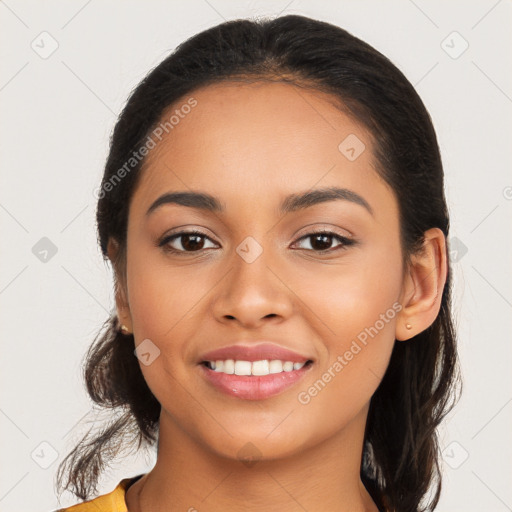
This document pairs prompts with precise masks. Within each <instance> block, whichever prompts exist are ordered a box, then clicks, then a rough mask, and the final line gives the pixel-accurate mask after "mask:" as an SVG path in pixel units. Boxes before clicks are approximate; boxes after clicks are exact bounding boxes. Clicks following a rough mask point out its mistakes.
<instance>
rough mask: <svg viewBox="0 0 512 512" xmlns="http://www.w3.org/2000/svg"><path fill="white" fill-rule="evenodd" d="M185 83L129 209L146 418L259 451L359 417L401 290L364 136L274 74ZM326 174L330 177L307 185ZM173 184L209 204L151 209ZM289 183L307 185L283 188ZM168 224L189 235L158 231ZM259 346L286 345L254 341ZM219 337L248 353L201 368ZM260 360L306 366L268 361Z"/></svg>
mask: <svg viewBox="0 0 512 512" xmlns="http://www.w3.org/2000/svg"><path fill="white" fill-rule="evenodd" d="M191 96H193V98H195V100H196V102H197V104H195V106H194V107H193V108H183V109H181V110H180V107H181V106H182V105H185V104H186V103H187V100H188V99H189V98H188V97H187V98H185V99H184V100H183V101H182V102H181V103H179V104H176V105H173V107H172V109H171V110H170V111H169V115H166V116H164V117H165V119H164V120H167V119H168V118H169V117H170V115H171V114H172V113H173V112H174V111H175V110H176V109H177V110H178V112H179V114H180V115H179V116H178V117H175V118H174V122H173V124H172V128H169V125H167V130H168V132H169V133H168V134H166V135H165V137H162V140H161V141H160V142H159V143H158V145H157V146H156V148H155V149H152V150H150V152H149V154H148V156H147V158H146V161H145V167H144V172H143V175H142V176H141V180H140V182H139V184H138V187H137V189H136V191H135V193H134V195H133V198H132V201H131V203H130V211H129V222H128V236H127V263H126V265H127V267H126V275H127V282H126V293H127V301H128V306H129V313H130V316H131V327H132V329H133V332H134V337H135V342H136V345H137V347H138V348H137V350H138V351H139V353H140V360H141V361H140V366H141V369H142V372H143V374H144V377H145V379H146V381H147V383H148V385H149V387H150V389H151V391H152V392H153V394H154V395H155V397H156V398H157V399H158V401H159V402H160V403H161V405H162V417H161V422H163V421H165V422H168V424H169V425H172V426H173V427H174V428H176V429H177V430H178V429H179V430H180V431H181V432H186V433H187V435H188V436H190V437H191V438H192V439H193V440H195V441H196V442H198V443H200V445H201V446H204V447H208V449H209V450H211V451H213V452H214V453H217V454H218V455H222V456H227V457H233V458H235V457H237V458H240V457H243V456H244V450H248V448H247V446H251V448H250V449H249V451H250V450H253V451H256V452H257V456H258V457H263V458H269V459H273V458H279V457H284V456H287V455H292V454H294V453H299V452H300V451H302V450H304V449H306V448H310V447H313V446H314V445H316V444H318V443H321V442H323V441H325V440H327V439H328V438H331V437H332V436H335V435H341V433H342V432H343V431H344V430H345V431H346V429H347V427H348V426H349V425H351V424H352V425H353V424H354V422H355V423H357V424H358V425H359V426H360V427H361V426H362V427H364V420H365V419H366V413H367V410H368V405H369V401H370V398H371V396H372V394H373V393H374V391H375V390H376V388H377V386H378V385H379V383H380V381H381V379H382V377H383V375H384V373H385V370H386V368H387V365H388V361H389V358H390V355H391V351H392V348H393V344H394V343H395V327H396V323H397V313H398V311H399V310H400V309H401V305H400V303H401V300H402V296H403V289H402V288H403V268H402V253H401V247H400V233H399V218H398V206H397V202H396V199H395V196H394V194H393V192H392V190H391V189H390V188H389V187H388V186H387V184H386V183H385V182H384V181H383V180H382V179H381V178H380V177H379V176H378V174H377V172H376V171H375V162H374V158H373V150H372V142H371V140H370V137H369V134H368V133H367V131H366V130H365V129H364V128H363V127H362V126H360V125H359V124H356V123H355V122H354V121H353V120H352V119H350V118H349V117H348V116H346V115H345V114H343V113H342V112H341V111H340V110H339V109H337V108H336V107H335V106H334V105H333V104H332V103H331V102H330V100H332V99H331V98H330V97H329V96H327V95H325V94H322V93H320V92H317V91H311V90H306V89H302V88H299V87H296V86H292V85H289V84H284V83H279V82H276V83H268V82H256V83H252V84H251V83H242V82H238V83H236V82H228V83H223V84H217V85H213V86H208V87H205V88H202V89H199V90H198V91H196V92H194V93H193V94H192V95H191ZM185 112H187V113H185ZM177 119H179V120H178V121H176V120H177ZM164 133H165V131H164ZM327 188H333V189H334V188H337V189H342V190H341V192H339V193H338V194H337V198H334V197H335V195H334V194H332V195H331V196H330V197H331V198H330V200H326V197H325V196H324V197H323V198H322V196H320V195H319V194H317V195H315V194H314V192H315V191H317V190H324V189H327ZM176 192H185V193H190V192H194V193H202V194H208V195H210V196H213V197H214V198H215V200H216V201H217V202H218V203H219V204H220V205H221V206H222V209H221V210H214V211H212V210H211V209H210V208H205V207H200V205H197V204H196V205H195V206H194V205H193V203H194V201H191V200H188V201H181V203H183V202H185V203H186V204H188V205H185V204H180V201H178V202H173V201H172V198H171V197H170V196H169V197H168V198H167V199H168V201H166V200H161V201H159V204H157V205H155V206H154V207H153V208H152V209H151V206H152V205H154V203H155V201H157V200H158V199H159V198H161V197H162V196H164V195H166V194H174V193H176ZM303 194H313V195H311V196H310V197H309V200H302V201H300V200H296V201H294V198H295V199H297V198H299V197H300V196H302V195H303ZM182 197H183V196H182ZM207 204H210V205H211V204H212V203H208V202H206V203H205V202H204V201H203V203H202V205H203V206H205V205H207ZM148 210H150V212H149V213H148ZM182 231H199V232H200V233H201V234H200V235H199V236H198V235H189V236H186V235H182V236H181V237H180V236H178V237H174V238H171V236H172V235H176V234H178V233H180V232H182ZM321 231H328V232H330V233H333V234H332V235H331V234H329V235H325V234H324V235H322V234H317V233H319V232H321ZM315 234H316V235H315ZM338 237H341V238H338ZM322 249H323V252H322ZM173 250H174V251H175V252H173ZM263 343H267V344H270V349H272V348H276V347H277V348H281V349H286V350H289V351H292V352H293V353H295V355H290V354H288V355H285V354H280V353H279V352H275V351H274V352H273V351H272V350H267V349H269V347H268V346H267V347H266V348H265V347H263V350H261V351H259V352H258V350H257V349H258V348H260V347H258V346H259V345H261V344H263ZM233 346H238V348H240V347H241V351H239V352H236V351H235V349H233V348H227V349H226V352H225V353H223V354H221V355H220V356H219V359H220V360H223V361H225V360H228V359H233V360H237V359H238V360H241V361H246V362H244V363H241V364H238V365H237V364H236V363H233V365H232V364H231V363H230V362H228V363H223V365H224V366H223V367H222V368H223V371H215V370H213V369H210V368H207V366H206V363H205V360H207V359H212V358H211V357H210V356H206V357H205V354H207V353H208V352H210V351H213V350H216V349H221V348H226V347H233ZM247 348H248V349H255V348H256V350H253V351H252V352H248V351H244V350H245V349H247ZM214 359H215V357H214ZM257 360H263V361H264V360H276V361H277V360H279V361H283V362H286V361H290V362H295V363H299V365H300V363H301V362H304V361H306V360H309V361H312V362H310V363H307V364H306V365H304V366H303V367H302V368H301V369H297V370H295V369H294V370H292V371H284V370H286V369H289V365H284V368H282V369H283V371H280V368H281V367H280V366H279V363H269V364H268V365H267V363H265V362H263V363H257V364H256V365H254V364H252V363H253V362H254V361H257ZM299 365H296V366H299ZM233 368H235V370H234V371H235V372H236V373H240V374H242V375H236V374H232V373H231V372H232V371H233ZM271 369H272V371H275V372H276V373H271V374H269V375H266V376H256V375H243V374H244V373H247V371H249V372H254V373H258V372H259V373H262V374H265V373H268V371H270V370H271ZM217 370H219V366H217ZM224 370H225V371H226V372H227V373H225V372H224ZM251 379H252V380H251ZM361 435H362V432H361ZM249 442H250V443H252V445H247V443H249ZM244 447H245V448H244ZM240 450H242V451H240ZM252 455H254V454H252ZM249 456H251V454H249Z"/></svg>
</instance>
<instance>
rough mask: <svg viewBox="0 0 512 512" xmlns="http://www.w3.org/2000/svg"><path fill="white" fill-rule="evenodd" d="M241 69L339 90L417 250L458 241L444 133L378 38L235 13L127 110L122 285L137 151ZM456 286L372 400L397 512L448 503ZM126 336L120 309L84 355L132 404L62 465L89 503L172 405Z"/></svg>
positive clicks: (371, 444) (174, 61)
mask: <svg viewBox="0 0 512 512" xmlns="http://www.w3.org/2000/svg"><path fill="white" fill-rule="evenodd" d="M233 77H245V78H248V79H251V80H265V79H273V80H283V81H290V82H292V83H295V84H297V85H304V84H306V85H307V86H308V87H314V88H316V89H317V90H321V91H324V92H328V93H330V94H332V95H333V96H335V97H337V98H338V99H339V100H340V105H341V107H340V108H344V109H345V110H346V111H347V112H348V113H350V115H353V116H354V117H355V118H356V119H357V120H358V121H359V122H361V123H363V124H364V125H365V126H366V127H367V128H368V129H369V130H370V132H371V133H372V135H373V137H374V140H375V157H376V160H377V162H378V164H379V169H378V172H379V174H380V175H381V176H382V178H383V179H384V180H385V181H386V182H387V183H388V184H389V185H390V186H391V188H392V189H393V190H394V193H395V195H396V198H397V200H398V205H399V212H400V219H399V220H400V230H401V244H402V251H403V255H404V258H405V259H407V258H408V257H409V256H410V255H412V254H413V253H414V252H415V251H417V250H419V248H420V247H421V245H422V242H423V234H424V232H425V231H426V230H428V229H429V228H432V227H438V228H440V229H441V230H442V231H443V233H444V235H445V237H446V238H447V239H448V231H449V216H448V210H447V206H446V200H445V196H444V176H443V166H442V162H441V157H440V153H439V148H438V144H437V139H436V135H435V132H434V128H433V125H432V121H431V119H430V116H429V114H428V112H427V110H426V109H425V106H424V105H423V103H422V101H421V99H420V98H419V96H418V94H417V93H416V91H415V90H414V88H413V86H412V85H411V84H410V83H409V82H408V80H407V79H406V78H405V77H404V75H403V74H402V73H401V72H400V71H399V70H398V69H397V68H396V67H395V66H394V65H393V64H392V63H391V62H390V61H389V60H388V59H387V58H386V57H385V56H383V55H382V54H381V53H379V52H378V51H377V50H375V49H374V48H372V47H371V46H370V45H368V44H367V43H365V42H363V41H361V40H360V39H358V38H356V37H354V36H353V35H351V34H349V33H348V32H346V31H345V30H343V29H341V28H339V27H337V26H335V25H332V24H329V23H326V22H322V21H317V20H313V19H310V18H307V17H303V16H297V15H289V16H282V17H277V18H275V19H266V20H259V21H252V20H234V21H228V22H225V23H222V24H220V25H218V26H215V27H213V28H210V29H208V30H205V31H203V32H201V33H199V34H197V35H195V36H194V37H192V38H190V39H188V40H187V41H185V42H184V43H182V44H181V45H180V46H179V47H178V48H177V49H176V50H175V51H174V52H173V53H172V54H170V55H169V56H168V57H167V58H166V59H165V60H164V61H163V62H161V63H160V64H159V65H158V66H157V67H156V68H155V69H153V70H152V71H151V72H150V73H149V74H148V75H147V76H146V77H145V78H144V79H143V80H142V82H141V83H140V84H139V85H138V86H137V88H136V89H135V90H134V91H133V92H132V94H131V96H130V98H129V99H128V101H127V103H126V106H125V107H124V109H123V111H122V113H121V114H120V116H119V119H118V121H117V124H116V126H115V129H114V131H113V135H112V137H111V141H110V153H109V156H108V159H107V162H106V166H105V172H104V176H103V181H102V184H101V188H100V189H99V191H98V198H99V200H98V206H97V224H98V238H99V244H100V246H101V249H102V252H103V255H104V257H105V258H107V244H108V241H109V239H113V240H115V241H116V242H117V243H118V244H119V252H118V255H117V258H116V261H114V262H113V266H114V269H115V271H116V277H117V279H116V282H117V281H118V280H119V279H123V276H124V272H125V266H124V261H125V256H126V230H127V222H128V208H129V203H130V199H131V197H132V194H133V191H134V188H135V186H136V184H137V179H138V176H139V175H140V171H141V168H142V166H143V163H144V159H140V160H137V161H132V160H130V159H131V158H132V157H133V153H134V152H136V151H137V150H138V149H139V148H141V147H142V146H143V145H144V144H146V143H147V141H148V136H150V134H151V133H152V131H153V130H154V129H155V127H156V126H158V123H159V122H160V121H161V118H162V115H163V113H164V111H167V109H168V108H169V107H170V106H171V105H173V104H176V103H177V102H178V100H183V98H186V97H187V96H190V95H191V93H192V92H193V91H194V90H196V89H197V88H199V87H202V86H205V85H208V84H212V83H216V82H221V81H223V80H229V79H232V78H233ZM127 162H131V163H130V165H129V166H127ZM131 164H133V165H131ZM121 169H124V172H121V171H120V170H121ZM451 286H452V273H451V268H450V266H449V265H448V275H447V280H446V284H445V288H444V290H443V295H442V302H441V308H440V312H439V314H438V316H437V318H436V320H435V321H434V322H433V324H432V325H431V326H430V327H429V328H428V329H426V330H424V331H423V332H421V333H420V334H418V335H416V336H415V337H414V338H412V339H410V340H408V341H406V342H402V343H395V347H394V349H393V353H392V356H391V360H390V363H389V367H388V369H387V372H386V374H385V375H384V378H383V380H382V382H381V384H380V386H379V387H378V389H377V390H376V392H375V393H374V395H373V397H372V399H371V403H370V410H369V415H368V421H367V425H366V431H365V444H364V450H363V462H362V465H361V478H362V479H363V482H364V483H365V485H366V486H367V488H368V489H369V491H370V492H371V494H372V496H373V497H374V499H375V501H376V502H377V503H378V504H380V505H381V506H383V507H384V506H385V507H386V509H387V510H389V511H400V512H402V511H403V512H419V511H431V510H433V509H434V508H435V506H436V504H437V503H438V500H439V496H440V491H441V471H440V453H439V447H438V439H437V435H436V429H437V427H438V425H439V424H440V422H441V421H442V419H443V418H444V416H445V415H446V414H447V413H448V412H449V411H450V410H451V408H452V407H453V405H454V404H455V402H456V399H457V397H458V390H459V389H460V388H459V385H460V377H459V373H458V362H457V352H456V336H455V330H454V325H453V320H452V314H451V305H450V300H451V298H450V297H451ZM127 341H129V340H127V339H126V336H125V335H124V334H122V333H121V332H120V330H119V325H118V322H117V319H116V317H115V316H112V317H111V318H109V319H107V320H106V322H105V323H104V325H103V329H102V330H101V331H100V333H99V334H98V336H97V338H96V339H95V340H94V343H93V344H92V345H91V347H90V349H89V351H88V353H87V354H86V357H85V364H84V378H85V383H86V386H87V390H88V392H89V395H90V396H91V398H92V399H93V401H94V402H95V404H97V405H98V406H100V407H101V408H107V409H114V410H116V411H120V415H119V417H118V418H117V419H116V420H115V421H111V422H110V423H108V422H107V424H106V426H105V427H104V428H103V429H102V430H100V432H96V433H92V434H91V432H90V431H89V432H88V433H87V434H86V435H85V436H84V438H83V439H82V440H81V441H80V442H79V443H78V445H77V446H76V447H75V448H74V449H73V450H72V451H71V452H70V453H69V454H68V455H67V457H66V458H65V459H64V460H63V461H62V462H61V464H60V466H59V468H58V475H57V482H58V489H59V490H63V489H67V490H70V491H72V492H73V493H74V494H75V495H76V496H77V497H79V498H81V499H82V500H86V499H89V498H90V497H91V495H92V494H94V493H95V492H96V486H97V483H98V479H99V477H100V475H101V473H102V471H103V470H104V469H105V468H106V467H107V466H108V465H109V464H110V462H112V461H113V458H114V457H115V455H116V454H117V453H118V451H119V450H120V449H121V448H123V447H125V446H126V444H130V445H131V446H135V444H136V445H137V446H136V448H137V449H138V448H140V447H141V446H143V445H144V446H149V447H151V446H152V445H154V443H155V442H157V439H158V426H159V425H158V422H159V415H160V408H161V406H160V404H159V402H158V401H157V400H156V398H155V397H154V396H153V394H152V393H151V391H150V389H149V388H148V386H147V384H146V382H145V380H144V378H143V375H142V373H141V370H140V367H139V363H138V360H137V358H136V357H135V356H134V353H133V349H134V344H133V340H131V341H132V342H131V343H129V342H127ZM390 411H393V414H389V413H390Z"/></svg>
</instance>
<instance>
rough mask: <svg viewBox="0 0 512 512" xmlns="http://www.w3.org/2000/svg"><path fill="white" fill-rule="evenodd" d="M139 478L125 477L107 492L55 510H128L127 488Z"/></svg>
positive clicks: (95, 511)
mask: <svg viewBox="0 0 512 512" xmlns="http://www.w3.org/2000/svg"><path fill="white" fill-rule="evenodd" d="M138 478H139V477H135V478H124V479H123V480H121V481H120V482H119V483H118V484H117V486H116V487H115V489H113V490H112V491H111V492H109V493H107V494H102V495H101V496H98V497H97V498H94V499H92V500H89V501H84V502H82V503H77V504H76V505H72V506H71V507H67V508H61V509H58V510H55V511H54V512H128V509H127V507H126V501H125V494H126V490H127V488H128V487H129V486H130V485H131V484H132V483H134V481H135V480H136V479H138Z"/></svg>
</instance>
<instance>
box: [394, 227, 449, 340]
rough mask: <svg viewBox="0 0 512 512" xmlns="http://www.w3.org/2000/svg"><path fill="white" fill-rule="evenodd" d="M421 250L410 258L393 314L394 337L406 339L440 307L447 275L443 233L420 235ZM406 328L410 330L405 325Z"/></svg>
mask: <svg viewBox="0 0 512 512" xmlns="http://www.w3.org/2000/svg"><path fill="white" fill-rule="evenodd" d="M424 238H425V240H424V243H423V248H422V250H421V251H420V252H419V253H417V254H413V255H412V256H411V263H410V266H409V268H408V269H407V272H406V275H405V278H404V283H403V288H402V294H401V297H400V304H402V306H403V309H402V310H401V311H400V313H399V314H398V315H397V323H396V332H395V338H396V339H397V340H399V341H404V340H408V339H409V338H412V337H413V336H416V335H417V334H419V333H420V332H422V331H424V330H425V329H427V328H428V327H430V325H432V324H433V323H434V320H435V319H436V317H437V315H438V314H439V310H440V308H441V299H442V296H443V290H444V285H445V283H446V275H447V268H448V262H447V252H446V240H445V236H444V233H443V232H442V231H441V230H440V229H439V228H431V229H429V230H428V231H425V233H424ZM407 325H409V326H410V329H408V328H407V327H406V326H407Z"/></svg>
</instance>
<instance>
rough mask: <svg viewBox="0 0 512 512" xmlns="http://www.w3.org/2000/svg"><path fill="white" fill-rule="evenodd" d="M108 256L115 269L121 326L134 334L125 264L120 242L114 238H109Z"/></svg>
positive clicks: (117, 306)
mask: <svg viewBox="0 0 512 512" xmlns="http://www.w3.org/2000/svg"><path fill="white" fill-rule="evenodd" d="M107 256H108V259H109V260H110V261H111V263H112V267H113V268H114V274H115V283H114V284H115V286H114V288H115V300H116V309H117V318H118V319H119V324H120V325H125V326H126V327H127V328H128V330H129V331H130V332H133V327H132V317H131V314H130V305H129V302H128V294H127V292H126V283H125V278H124V275H125V272H124V262H123V261H121V258H119V242H118V241H117V240H115V239H114V238H112V237H110V238H109V240H108V243H107Z"/></svg>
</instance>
